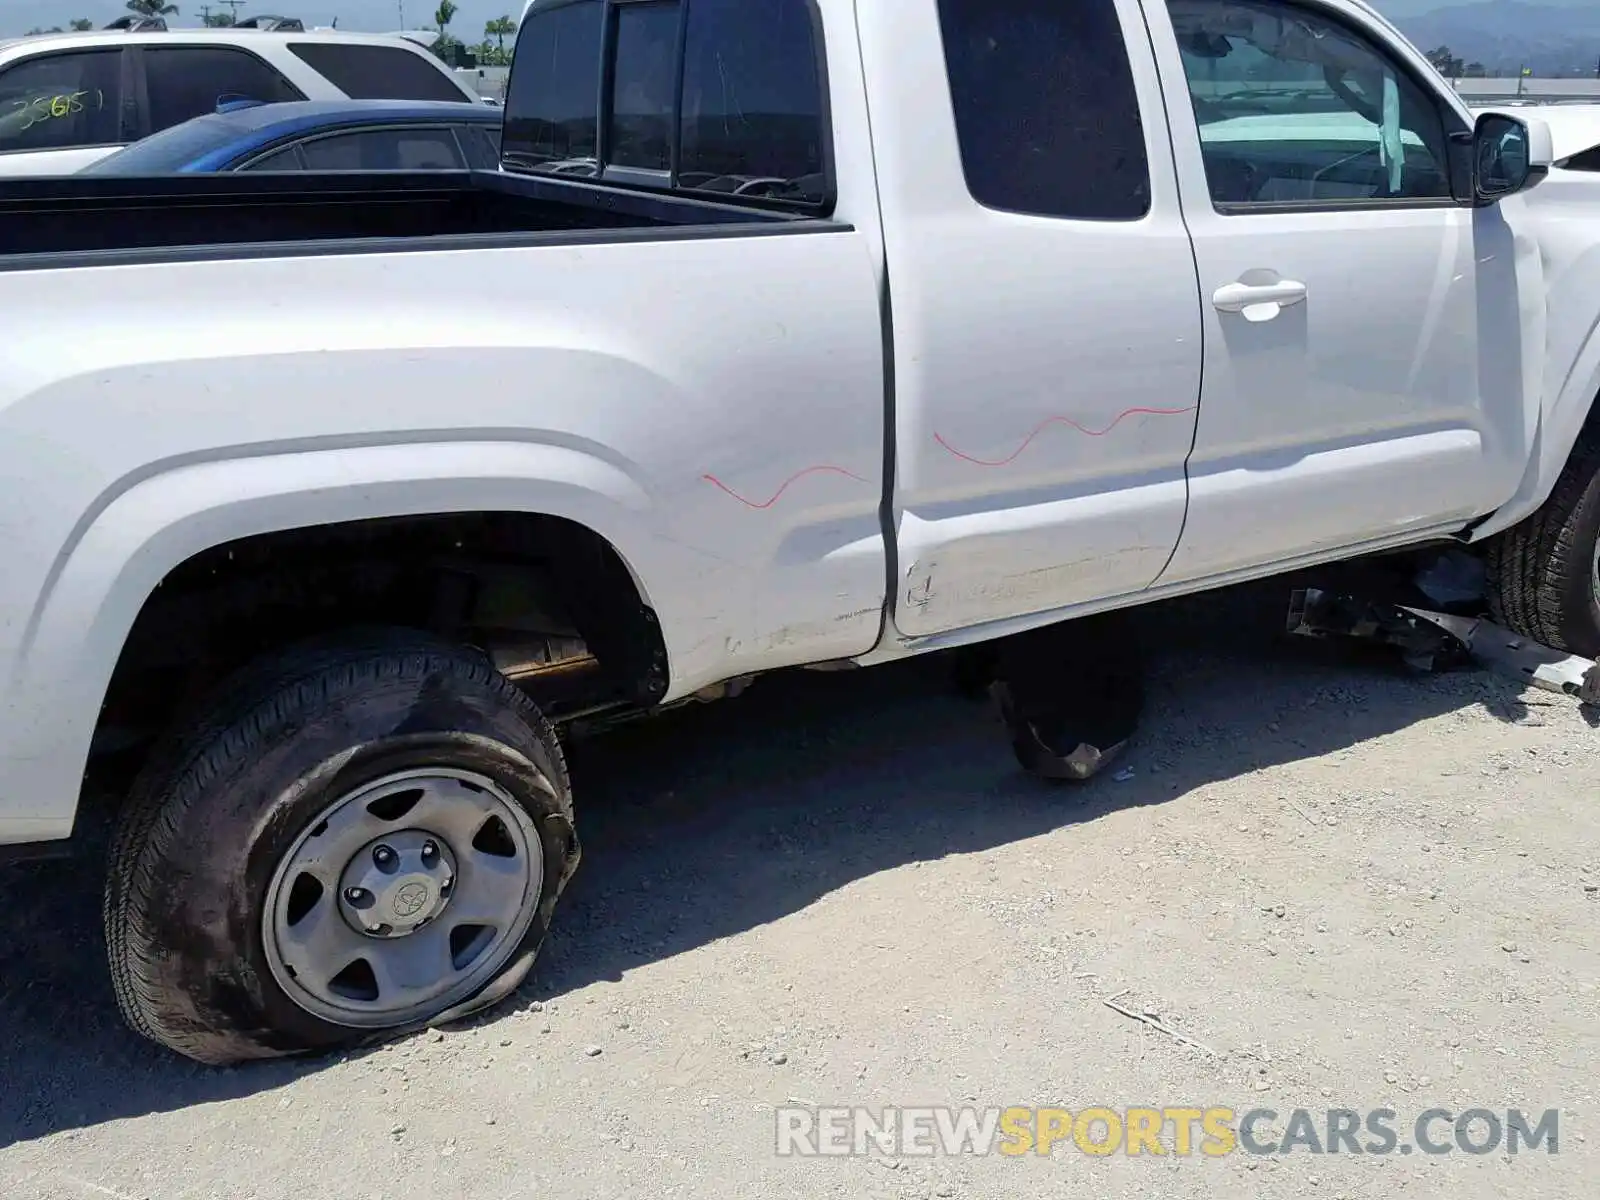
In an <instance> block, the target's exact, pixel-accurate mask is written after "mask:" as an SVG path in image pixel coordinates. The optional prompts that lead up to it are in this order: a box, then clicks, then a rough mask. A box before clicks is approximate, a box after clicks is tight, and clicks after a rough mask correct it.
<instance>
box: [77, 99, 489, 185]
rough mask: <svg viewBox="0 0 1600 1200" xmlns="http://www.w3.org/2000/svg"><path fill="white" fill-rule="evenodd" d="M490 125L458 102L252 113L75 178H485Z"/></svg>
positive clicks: (191, 128)
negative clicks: (381, 174) (301, 174)
mask: <svg viewBox="0 0 1600 1200" xmlns="http://www.w3.org/2000/svg"><path fill="white" fill-rule="evenodd" d="M500 118H501V114H500V112H499V111H498V110H497V109H493V108H488V107H486V106H485V105H482V104H472V103H469V102H467V101H446V100H441V101H437V102H420V101H410V100H298V101H293V102H290V103H286V104H262V105H257V106H255V107H252V108H243V109H239V110H237V111H234V112H226V113H209V114H207V115H206V116H203V117H196V118H194V120H192V121H185V122H184V123H183V124H182V125H174V126H173V127H172V128H171V129H164V130H162V131H161V132H160V133H157V134H152V135H151V136H150V137H147V138H145V139H144V140H143V141H140V142H135V143H134V144H133V145H131V146H128V147H126V148H125V149H122V150H118V151H117V152H116V153H114V154H111V155H108V156H107V157H105V158H102V159H100V160H99V161H98V162H95V163H91V164H90V165H89V166H88V167H86V168H84V170H83V171H82V172H80V173H81V174H85V175H170V174H176V173H184V172H190V171H432V170H446V171H448V170H456V171H461V170H469V169H478V170H486V171H492V170H494V169H495V168H496V167H498V166H499V163H500Z"/></svg>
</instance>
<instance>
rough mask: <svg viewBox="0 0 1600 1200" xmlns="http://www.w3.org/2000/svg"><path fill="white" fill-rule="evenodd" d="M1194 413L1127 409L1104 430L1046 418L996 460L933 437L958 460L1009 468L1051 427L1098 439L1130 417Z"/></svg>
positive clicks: (934, 436) (1182, 410) (1191, 407)
mask: <svg viewBox="0 0 1600 1200" xmlns="http://www.w3.org/2000/svg"><path fill="white" fill-rule="evenodd" d="M1194 411H1195V406H1194V405H1192V404H1191V405H1190V406H1189V407H1188V408H1125V409H1123V410H1122V411H1121V412H1119V413H1118V414H1117V415H1116V416H1115V417H1113V418H1112V419H1111V424H1109V425H1107V426H1106V427H1105V428H1104V429H1090V428H1089V427H1088V426H1087V425H1080V424H1079V423H1078V422H1077V421H1074V420H1073V419H1072V418H1071V417H1046V418H1045V419H1044V420H1042V421H1040V422H1039V424H1038V425H1037V426H1036V427H1035V428H1034V430H1033V432H1032V433H1030V434H1029V435H1028V436H1027V437H1025V438H1023V439H1022V445H1020V446H1018V447H1017V448H1016V449H1015V450H1013V451H1012V452H1011V453H1010V454H1008V455H1007V456H1006V457H1005V458H996V459H988V458H978V457H976V456H974V455H971V454H968V453H966V452H965V451H963V450H957V449H956V448H955V447H954V446H952V445H951V444H950V443H949V442H947V441H945V438H944V435H943V434H942V433H936V434H934V435H933V440H934V441H936V442H938V443H939V445H941V446H943V447H944V448H945V449H946V450H948V451H950V453H951V454H954V455H955V456H956V457H957V458H959V459H963V460H965V461H966V462H969V463H974V464H976V465H977V466H980V467H1007V466H1010V465H1011V464H1012V463H1014V462H1016V461H1017V459H1018V458H1020V457H1021V456H1022V452H1023V451H1024V450H1026V449H1027V448H1028V447H1029V446H1031V445H1032V444H1033V440H1034V439H1035V438H1036V437H1038V436H1039V435H1040V434H1041V433H1043V432H1044V431H1045V430H1046V429H1048V428H1049V427H1050V426H1051V425H1066V426H1068V427H1070V428H1072V429H1076V430H1077V431H1078V432H1079V433H1081V434H1083V435H1084V436H1085V437H1094V438H1097V437H1105V436H1106V434H1108V433H1110V432H1111V431H1112V430H1113V429H1115V428H1116V427H1117V426H1118V425H1120V424H1122V422H1123V421H1125V420H1127V419H1128V418H1129V417H1134V416H1149V417H1180V416H1182V415H1183V414H1184V413H1192V412H1194Z"/></svg>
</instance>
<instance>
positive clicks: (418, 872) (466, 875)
mask: <svg viewBox="0 0 1600 1200" xmlns="http://www.w3.org/2000/svg"><path fill="white" fill-rule="evenodd" d="M543 883H544V851H543V847H542V845H541V843H540V838H539V832H538V829H537V828H536V827H535V825H534V823H533V821H532V819H531V818H530V817H529V815H528V814H527V812H526V811H525V810H524V809H523V808H522V806H521V805H519V804H517V803H516V802H515V801H514V800H513V799H512V798H511V796H510V795H509V794H508V793H507V792H506V791H505V790H504V789H503V788H501V787H500V786H499V785H498V784H496V783H494V782H493V781H492V780H490V779H488V778H486V777H484V776H482V775H478V774H475V773H472V772H469V771H459V770H453V769H449V768H443V767H439V768H426V769H421V770H412V771H405V772H400V773H398V774H394V775H388V776H385V777H384V778H382V779H379V780H377V781H375V782H373V783H370V784H368V785H366V786H365V787H362V788H360V789H358V790H357V791H355V792H354V793H352V794H350V795H347V796H344V797H341V798H340V799H338V800H336V801H335V802H334V803H332V804H331V805H329V806H328V807H326V808H325V809H324V810H323V811H322V812H321V813H320V814H319V815H318V816H317V817H316V818H315V819H313V820H312V821H311V822H310V823H309V825H308V826H307V828H306V830H305V832H304V833H302V834H301V835H300V837H299V838H298V839H296V841H295V842H294V844H293V845H292V846H291V847H290V849H289V851H288V853H287V854H285V855H284V856H283V858H282V860H281V861H280V863H279V864H278V867H277V870H276V871H275V872H274V874H273V877H272V882H271V884H270V885H269V887H268V890H267V900H266V905H265V908H264V911H263V913H262V921H263V930H262V933H263V941H264V943H265V949H266V957H267V964H268V966H269V968H270V969H271V971H272V974H273V978H274V979H275V980H276V982H277V984H278V986H279V987H280V988H282V989H283V991H284V993H285V995H287V996H288V997H289V998H290V999H291V1000H292V1001H293V1002H294V1003H295V1004H297V1005H299V1006H300V1007H301V1008H303V1009H305V1010H306V1011H307V1012H309V1013H311V1014H312V1015H313V1016H316V1017H320V1018H321V1019H323V1020H325V1021H329V1022H332V1023H334V1024H337V1025H345V1026H351V1027H355V1028H387V1027H391V1026H398V1025H404V1024H406V1023H408V1022H412V1021H418V1020H424V1019H426V1018H427V1017H429V1016H430V1015H432V1014H434V1013H437V1012H442V1011H443V1010H445V1009H446V1008H449V1007H450V1006H451V1005H453V1004H455V1003H456V1002H457V1001H459V1000H462V999H464V998H465V997H467V996H469V995H471V994H472V993H473V992H474V991H475V990H476V989H477V988H479V987H481V986H482V985H483V984H484V983H485V982H486V981H487V980H488V979H490V978H492V977H493V976H494V975H495V973H496V972H497V971H499V969H500V968H501V967H502V966H504V965H505V962H506V960H507V959H508V958H509V957H510V955H511V954H512V952H513V951H514V950H515V949H516V948H517V946H518V944H519V943H520V942H521V941H522V939H523V937H524V935H525V934H526V933H527V931H528V927H529V925H530V923H531V922H532V920H533V917H534V913H535V910H536V909H537V907H538V903H539V896H540V892H541V890H542V888H543Z"/></svg>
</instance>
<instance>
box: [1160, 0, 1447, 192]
mask: <svg viewBox="0 0 1600 1200" xmlns="http://www.w3.org/2000/svg"><path fill="white" fill-rule="evenodd" d="M1168 10H1169V11H1170V12H1171V14H1172V21H1173V25H1174V27H1175V29H1176V31H1177V36H1178V47H1179V50H1180V52H1181V54H1182V58H1183V69H1184V72H1185V74H1186V75H1187V78H1188V83H1189V97H1190V101H1191V103H1192V104H1193V106H1194V113H1195V119H1196V121H1197V122H1198V123H1199V126H1200V145H1201V152H1202V155H1203V157H1204V159H1205V166H1206V180H1207V183H1208V185H1209V187H1210V190H1211V199H1212V202H1213V203H1214V204H1215V205H1216V206H1217V207H1218V208H1219V209H1220V210H1222V211H1224V212H1228V211H1233V210H1235V209H1238V208H1241V207H1243V208H1249V207H1252V206H1257V205H1263V204H1272V205H1280V206H1281V205H1283V204H1285V203H1289V204H1293V203H1300V204H1312V205H1316V206H1322V205H1327V204H1340V203H1349V202H1371V201H1418V200H1435V199H1449V198H1450V195H1451V192H1450V173H1449V166H1448V163H1449V157H1448V149H1447V147H1448V140H1447V138H1446V135H1445V127H1444V116H1443V113H1442V112H1441V111H1440V106H1439V104H1438V102H1437V100H1436V99H1435V97H1434V96H1433V95H1432V94H1431V93H1430V92H1429V91H1427V90H1426V89H1425V88H1423V87H1422V85H1421V84H1419V83H1417V81H1416V80H1415V79H1414V78H1412V76H1411V75H1409V74H1408V73H1406V72H1405V71H1403V70H1401V69H1400V68H1399V67H1398V66H1396V65H1395V64H1394V63H1393V62H1391V61H1390V60H1389V59H1388V58H1387V57H1386V56H1385V55H1384V54H1383V53H1382V52H1380V51H1379V50H1378V49H1377V48H1376V47H1375V46H1373V45H1372V44H1371V43H1369V42H1368V41H1367V40H1366V39H1365V38H1362V37H1360V36H1359V35H1357V34H1356V33H1355V32H1354V31H1353V30H1350V29H1348V28H1346V27H1345V26H1344V25H1342V24H1340V23H1339V22H1338V21H1335V20H1333V19H1332V18H1329V17H1325V16H1323V15H1321V14H1320V13H1317V12H1314V11H1312V10H1310V9H1303V8H1293V7H1286V6H1284V5H1282V4H1272V5H1268V4H1264V3H1258V2H1256V0H1168Z"/></svg>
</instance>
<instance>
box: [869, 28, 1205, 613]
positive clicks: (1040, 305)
mask: <svg viewBox="0 0 1600 1200" xmlns="http://www.w3.org/2000/svg"><path fill="white" fill-rule="evenodd" d="M937 9H938V18H939V19H938V21H937V23H936V22H934V21H932V20H921V19H918V20H910V19H908V17H907V13H906V12H905V11H904V6H898V5H892V4H871V5H861V6H859V7H858V9H857V14H858V15H857V20H858V23H859V28H860V29H861V36H862V41H863V51H864V54H865V65H866V68H867V78H868V81H869V84H870V89H871V100H872V104H873V111H872V121H873V133H874V146H875V153H876V155H877V162H878V170H879V187H880V193H881V203H882V207H883V224H884V230H885V242H886V252H887V262H888V274H889V286H890V297H891V307H892V314H893V321H892V326H893V346H894V361H895V383H894V399H895V420H894V428H895V433H896V438H897V442H896V454H897V462H896V488H895V493H894V505H895V508H894V517H895V520H896V523H897V529H898V554H899V588H898V595H897V597H896V607H895V621H896V624H897V626H898V628H899V630H900V631H901V632H902V633H903V634H906V635H909V636H920V635H929V634H936V633H940V632H943V631H947V630H952V629H956V628H959V627H962V626H968V625H974V624H978V623H981V622H986V621H993V620H997V619H1003V618H1008V617H1016V616H1022V615H1026V614H1031V613H1039V612H1044V611H1047V610H1052V609H1059V608H1062V607H1066V606H1070V605H1074V604H1078V603H1081V602H1087V601H1094V600H1098V599H1103V598H1106V597H1111V596H1116V595H1120V594H1125V593H1130V592H1136V591H1139V590H1140V589H1142V588H1144V587H1146V586H1148V585H1149V584H1150V583H1151V582H1152V581H1153V580H1154V579H1155V578H1156V577H1157V576H1158V575H1159V574H1160V573H1161V570H1162V568H1163V567H1164V566H1165V565H1166V562H1167V560H1168V558H1169V557H1170V556H1171V554H1172V552H1173V549H1174V547H1175V546H1176V544H1177V541H1178V535H1179V531H1180V530H1181V528H1182V526H1183V519H1184V508H1185V503H1186V497H1187V488H1186V484H1185V480H1184V472H1183V464H1184V458H1185V456H1186V455H1187V454H1188V452H1189V448H1190V445H1191V443H1192V441H1193V437H1194V427H1195V411H1196V405H1197V404H1198V396H1199V388H1200V362H1201V348H1200V320H1201V318H1200V304H1199V296H1198V291H1197V285H1196V280H1195V269H1194V261H1193V256H1192V254H1191V251H1190V248H1189V240H1188V236H1187V234H1186V233H1185V231H1184V228H1183V224H1182V220H1181V215H1180V211H1179V206H1178V197H1177V189H1176V182H1175V179H1174V176H1173V169H1172V156H1171V150H1170V148H1169V145H1168V136H1167V131H1166V128H1165V123H1164V121H1163V120H1162V118H1161V111H1162V108H1161V96H1160V90H1159V87H1158V84H1157V79H1156V74H1155V69H1154V60H1153V57H1152V56H1151V53H1150V47H1149V40H1148V36H1147V34H1146V33H1145V31H1144V27H1143V22H1142V18H1141V16H1140V12H1139V9H1138V6H1137V3H1136V2H1135V0H1074V2H1073V3H1071V4H1065V3H1061V0H939V3H938V5H937Z"/></svg>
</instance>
